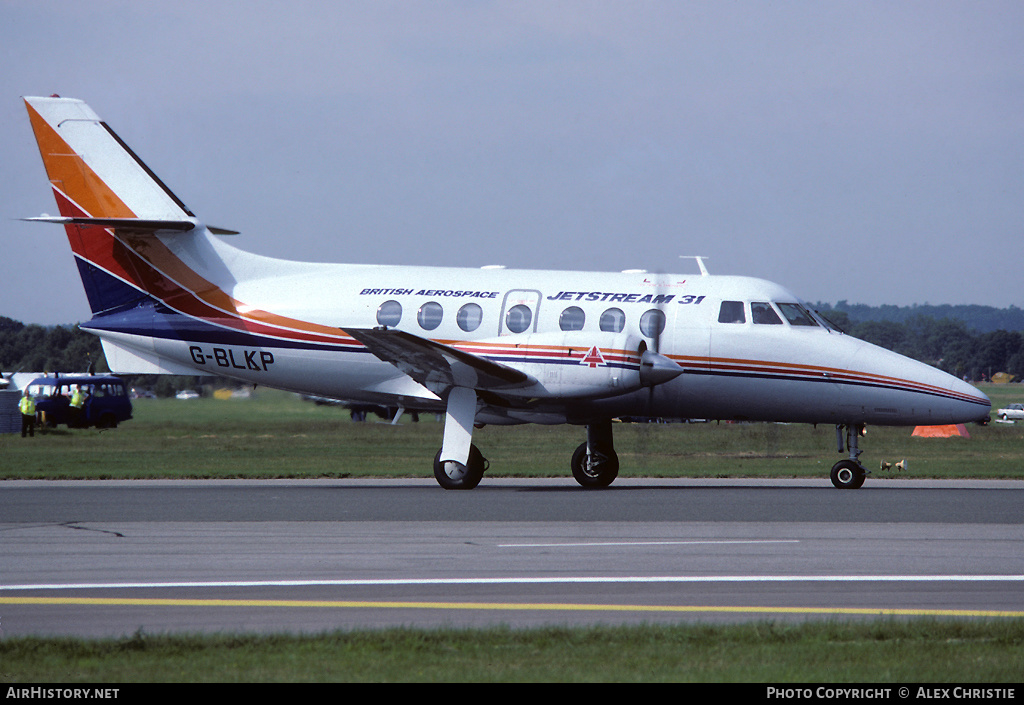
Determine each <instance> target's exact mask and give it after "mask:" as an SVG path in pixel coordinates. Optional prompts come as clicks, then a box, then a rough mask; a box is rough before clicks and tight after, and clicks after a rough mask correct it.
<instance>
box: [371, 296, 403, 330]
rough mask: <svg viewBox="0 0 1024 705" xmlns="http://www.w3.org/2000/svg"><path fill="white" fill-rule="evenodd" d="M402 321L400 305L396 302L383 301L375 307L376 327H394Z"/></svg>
mask: <svg viewBox="0 0 1024 705" xmlns="http://www.w3.org/2000/svg"><path fill="white" fill-rule="evenodd" d="M401 320H402V304H400V303H398V302H397V301H385V302H384V303H382V304H381V305H380V306H378V307H377V323H378V325H382V326H388V327H391V328H393V327H395V326H397V325H398V324H399V323H400V322H401Z"/></svg>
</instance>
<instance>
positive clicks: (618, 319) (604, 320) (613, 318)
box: [601, 308, 626, 333]
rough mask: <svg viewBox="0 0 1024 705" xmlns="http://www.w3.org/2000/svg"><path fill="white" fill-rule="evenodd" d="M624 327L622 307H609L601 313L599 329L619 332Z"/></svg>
mask: <svg viewBox="0 0 1024 705" xmlns="http://www.w3.org/2000/svg"><path fill="white" fill-rule="evenodd" d="M625 327H626V314H624V313H623V312H622V309H618V308H610V309H608V310H607V311H605V312H604V313H602V314H601V330H603V331H605V332H606V333H620V332H622V329H623V328H625Z"/></svg>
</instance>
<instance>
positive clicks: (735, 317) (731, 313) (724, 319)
mask: <svg viewBox="0 0 1024 705" xmlns="http://www.w3.org/2000/svg"><path fill="white" fill-rule="evenodd" d="M718 322H719V323H746V322H747V317H746V314H744V312H743V302H742V301H723V302H722V307H721V308H720V309H718Z"/></svg>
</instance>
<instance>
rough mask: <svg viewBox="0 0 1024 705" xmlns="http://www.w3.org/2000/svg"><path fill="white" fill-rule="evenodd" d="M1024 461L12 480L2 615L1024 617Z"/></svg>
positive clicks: (169, 626) (137, 620)
mask: <svg viewBox="0 0 1024 705" xmlns="http://www.w3.org/2000/svg"><path fill="white" fill-rule="evenodd" d="M1022 500H1024V482H924V481H905V480H904V481H900V480H877V481H872V480H869V482H868V484H866V485H865V487H864V488H863V489H861V490H857V491H840V490H835V489H834V488H832V487H831V485H830V484H829V482H828V480H827V479H825V480H821V481H818V480H815V481H753V480H628V479H620V480H619V481H617V482H616V484H615V485H613V487H612V488H610V489H608V490H604V491H585V490H582V489H580V488H578V487H577V486H576V485H575V483H574V482H573V481H572V480H571V479H570V478H566V479H564V480H563V479H558V480H493V479H490V478H485V480H484V483H482V484H481V486H480V487H479V488H478V489H476V490H474V491H471V492H445V491H443V490H441V489H440V488H438V487H437V486H436V484H434V482H433V481H432V480H423V481H419V480H394V481H380V480H378V481H369V480H314V481H182V482H171V481H151V482H146V481H139V482H4V483H0V629H2V630H3V633H4V634H5V635H8V636H9V635H15V634H72V635H83V636H107V635H113V636H116V635H125V634H132V633H135V632H136V631H142V632H145V633H163V632H171V631H187V632H196V631H218V632H237V631H263V632H266V631H292V632H299V631H302V632H320V631H329V630H335V629H355V628H364V627H368V628H377V627H384V626H398V625H415V626H438V625H450V626H485V625H494V624H507V625H511V626H513V627H528V626H535V625H541V624H591V623H605V624H614V623H637V622H679V621H703V622H713V621H748V620H764V619H770V620H776V621H778V620H794V619H795V620H804V619H847V618H854V619H860V618H866V617H867V618H871V617H875V616H877V615H895V616H897V617H911V616H917V615H930V616H943V617H945V616H949V617H966V618H995V619H1000V618H1005V617H1021V616H1024V501H1022Z"/></svg>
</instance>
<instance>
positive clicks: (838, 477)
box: [832, 460, 867, 490]
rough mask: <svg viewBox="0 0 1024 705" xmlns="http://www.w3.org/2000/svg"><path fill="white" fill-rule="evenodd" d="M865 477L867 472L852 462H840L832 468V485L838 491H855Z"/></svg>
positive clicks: (858, 464)
mask: <svg viewBox="0 0 1024 705" xmlns="http://www.w3.org/2000/svg"><path fill="white" fill-rule="evenodd" d="M866 477H867V471H866V470H865V469H864V468H863V467H862V466H861V464H860V463H858V462H855V461H853V460H840V461H839V462H838V463H836V464H835V465H833V466H832V484H833V485H834V486H835V487H836V488H837V489H840V490H855V489H857V488H859V487H860V486H861V485H863V484H864V480H865V478H866Z"/></svg>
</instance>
